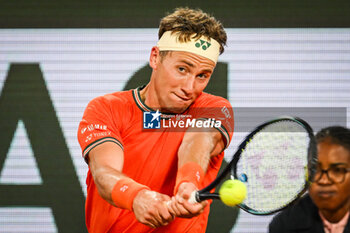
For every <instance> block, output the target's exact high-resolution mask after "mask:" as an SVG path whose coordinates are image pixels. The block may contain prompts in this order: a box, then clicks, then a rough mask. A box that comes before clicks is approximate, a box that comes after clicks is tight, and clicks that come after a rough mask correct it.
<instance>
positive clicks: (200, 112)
mask: <svg viewBox="0 0 350 233" xmlns="http://www.w3.org/2000/svg"><path fill="white" fill-rule="evenodd" d="M194 112H195V115H194V117H195V118H196V119H202V120H204V121H207V123H208V124H209V125H212V126H213V127H214V128H216V129H217V130H218V131H220V133H221V134H222V136H223V139H224V141H225V148H227V147H228V146H229V144H230V142H231V139H232V135H233V129H234V115H233V109H232V106H231V104H230V102H229V101H228V100H226V99H224V98H222V97H218V96H213V95H208V96H207V97H205V98H202V99H201V100H200V101H199V103H198V104H196V106H195V109H194ZM208 121H209V122H208Z"/></svg>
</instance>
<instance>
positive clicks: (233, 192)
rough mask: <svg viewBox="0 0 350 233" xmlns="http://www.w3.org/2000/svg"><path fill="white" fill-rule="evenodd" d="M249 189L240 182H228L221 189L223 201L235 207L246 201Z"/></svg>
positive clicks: (220, 193)
mask: <svg viewBox="0 0 350 233" xmlns="http://www.w3.org/2000/svg"><path fill="white" fill-rule="evenodd" d="M246 195H247V187H246V186H245V184H243V182H241V181H239V180H226V181H225V182H224V183H223V184H222V185H221V187H220V190H219V196H220V199H221V201H222V202H223V203H224V204H225V205H228V206H235V205H238V204H240V203H242V201H243V200H244V199H245V197H246Z"/></svg>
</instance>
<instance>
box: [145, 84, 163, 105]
mask: <svg viewBox="0 0 350 233" xmlns="http://www.w3.org/2000/svg"><path fill="white" fill-rule="evenodd" d="M152 91H154V90H152V86H151V85H150V84H147V85H146V86H145V87H144V88H143V89H142V90H140V97H141V100H142V102H143V103H144V104H145V105H146V106H148V107H150V108H152V109H154V110H157V109H160V106H159V104H157V101H156V99H154V98H152V97H154V95H152V94H151V93H152Z"/></svg>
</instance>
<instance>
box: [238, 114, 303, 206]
mask: <svg viewBox="0 0 350 233" xmlns="http://www.w3.org/2000/svg"><path fill="white" fill-rule="evenodd" d="M308 144H309V137H308V134H307V132H306V131H305V130H304V128H303V127H302V126H301V125H299V124H298V123H296V122H294V121H288V120H283V121H278V122H276V123H272V124H269V125H267V126H266V127H264V128H263V129H262V130H260V131H259V132H258V133H256V134H255V135H254V136H253V138H252V139H251V140H250V141H249V142H248V143H247V145H246V147H245V149H244V151H243V152H242V153H241V158H240V160H239V162H238V164H237V176H238V177H240V176H245V177H246V179H247V182H246V186H247V198H246V199H245V201H244V203H243V204H244V205H246V206H247V207H248V208H251V209H253V210H256V211H258V212H273V211H275V210H278V209H280V208H282V207H284V206H285V205H287V204H289V203H290V202H291V201H293V200H295V199H296V197H297V196H298V195H299V193H300V192H301V191H302V190H303V189H304V187H305V174H306V167H307V149H308Z"/></svg>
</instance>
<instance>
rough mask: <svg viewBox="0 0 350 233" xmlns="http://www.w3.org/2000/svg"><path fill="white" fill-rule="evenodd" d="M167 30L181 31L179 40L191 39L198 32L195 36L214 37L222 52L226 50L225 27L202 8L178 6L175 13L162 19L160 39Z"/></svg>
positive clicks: (159, 32)
mask: <svg viewBox="0 0 350 233" xmlns="http://www.w3.org/2000/svg"><path fill="white" fill-rule="evenodd" d="M166 31H173V32H179V33H180V36H179V40H180V41H183V42H187V41H189V40H190V37H191V36H192V35H193V34H196V35H195V38H200V37H201V36H205V37H207V38H213V39H214V40H216V41H217V42H218V43H219V44H220V54H222V53H223V52H224V46H225V45H226V40H227V35H226V32H225V30H224V27H223V26H222V24H221V23H220V22H219V21H218V20H216V19H215V18H214V17H212V16H210V15H209V14H207V13H204V12H203V11H202V10H200V9H190V8H187V7H186V8H176V9H175V11H174V12H173V13H171V14H168V15H167V16H165V17H164V18H162V19H161V21H160V24H159V31H158V38H159V39H160V38H161V37H162V35H163V33H164V32H166Z"/></svg>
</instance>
